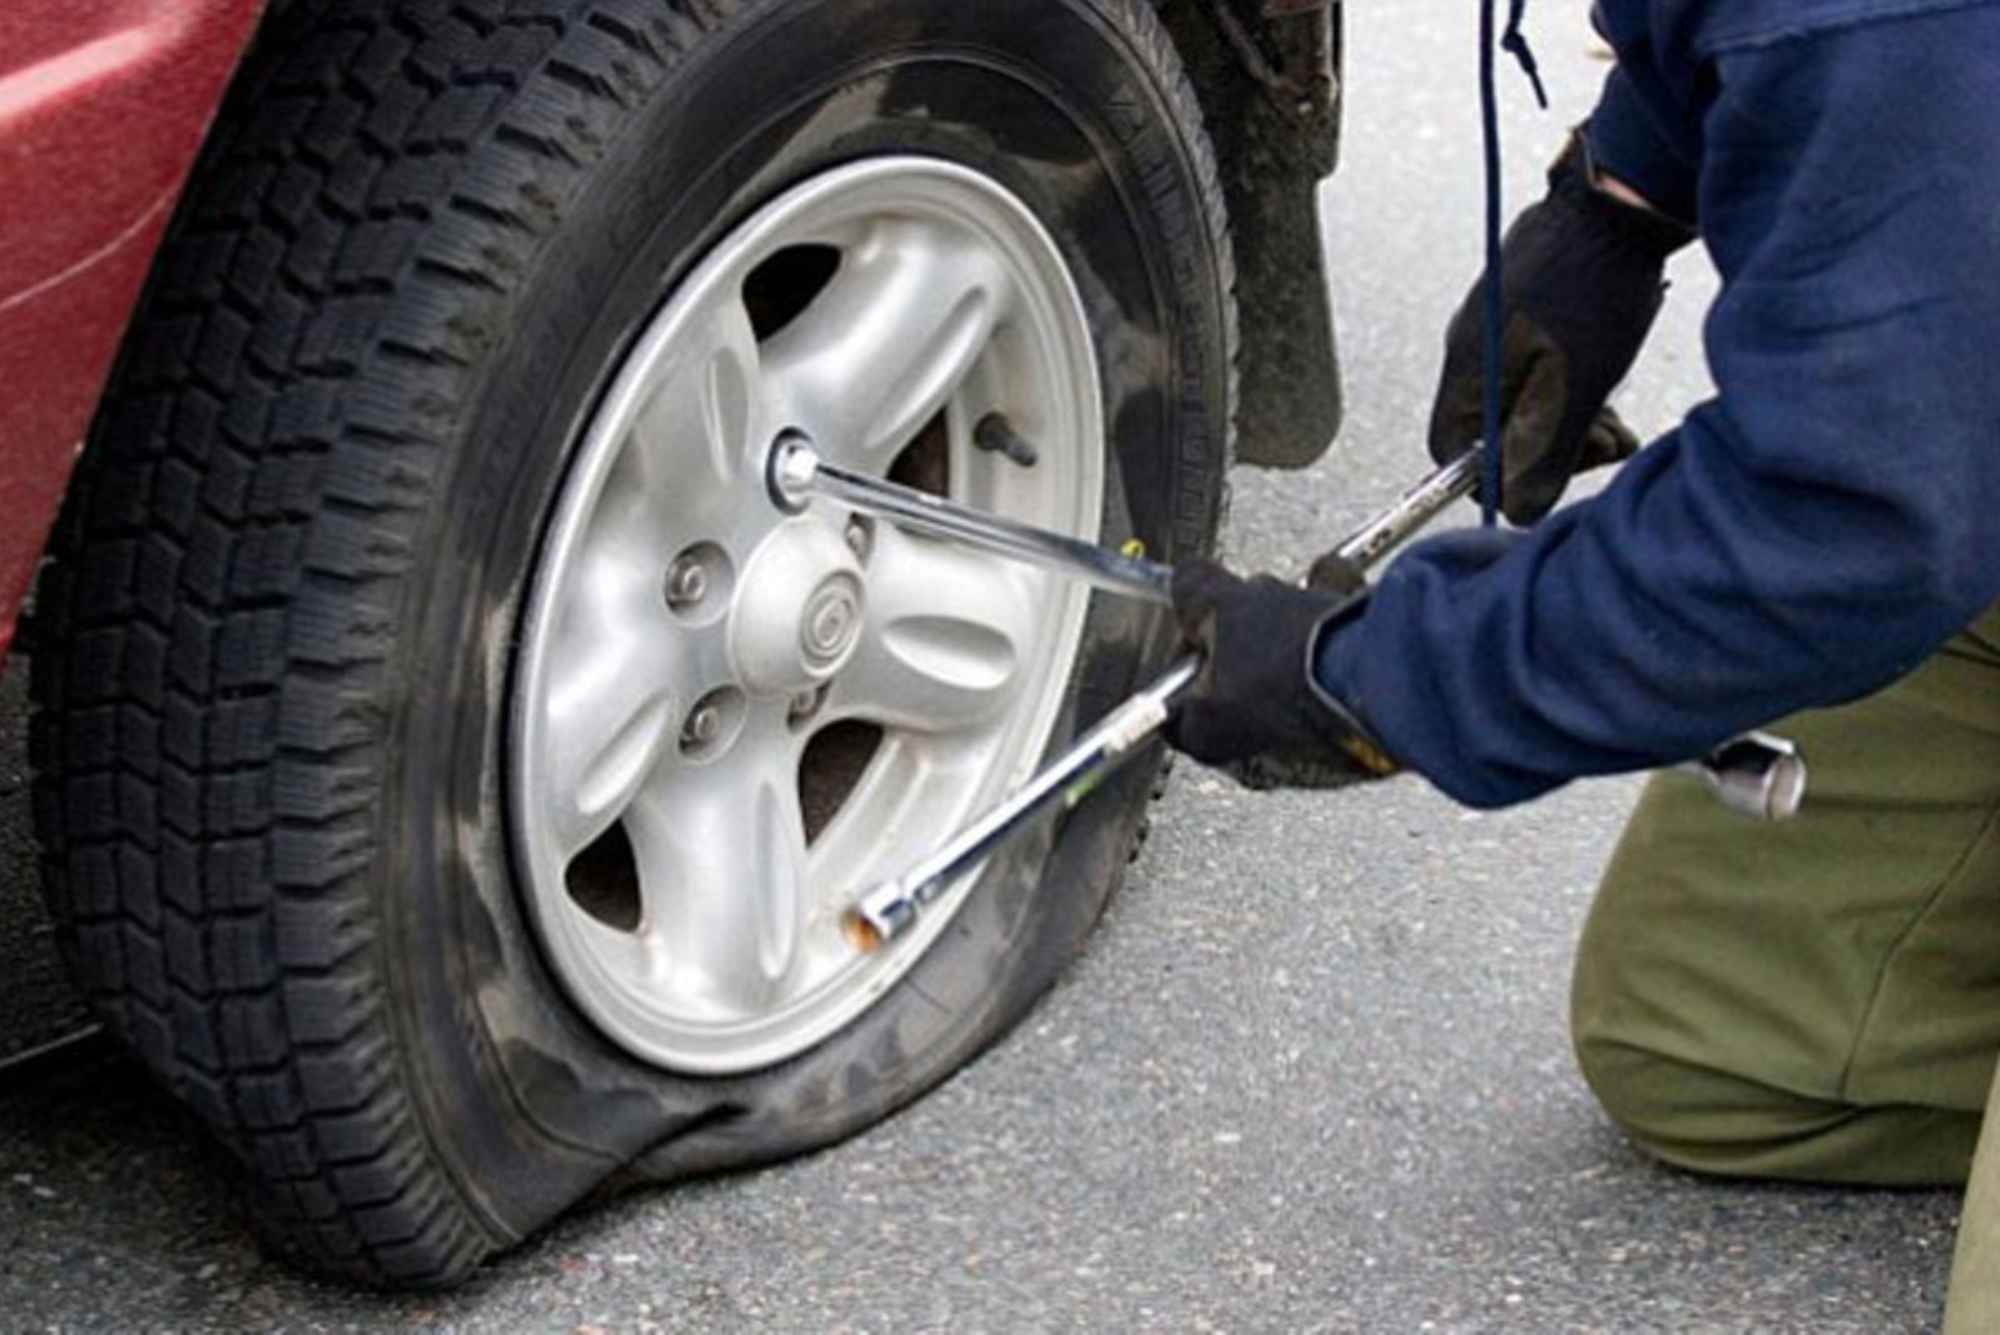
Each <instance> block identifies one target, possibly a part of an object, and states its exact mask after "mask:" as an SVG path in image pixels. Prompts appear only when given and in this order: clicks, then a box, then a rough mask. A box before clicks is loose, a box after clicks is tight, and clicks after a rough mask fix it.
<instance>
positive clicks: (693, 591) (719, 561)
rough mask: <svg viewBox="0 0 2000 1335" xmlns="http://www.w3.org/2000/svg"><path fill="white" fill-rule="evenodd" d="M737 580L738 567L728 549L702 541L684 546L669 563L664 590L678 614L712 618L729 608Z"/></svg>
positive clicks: (694, 619) (692, 618) (668, 600)
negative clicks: (733, 562) (724, 549)
mask: <svg viewBox="0 0 2000 1335" xmlns="http://www.w3.org/2000/svg"><path fill="white" fill-rule="evenodd" d="M735 582H736V576H735V567H734V566H733V564H732V563H731V562H730V560H729V555H728V553H726V552H724V551H723V550H722V548H720V547H718V546H717V545H716V544H714V543H712V542H698V543H695V544H694V545H693V546H691V547H686V548H683V549H682V550H681V551H680V553H679V554H677V555H676V556H675V557H674V559H673V560H672V561H670V562H668V563H667V573H666V576H665V578H664V580H663V581H662V586H663V587H662V592H663V593H664V594H665V596H666V600H667V608H668V610H670V611H671V612H673V613H674V615H676V616H678V617H682V618H684V619H686V620H689V621H697V622H699V621H708V620H712V619H713V618H715V617H717V616H720V615H721V614H722V612H723V611H724V610H726V608H727V607H728V603H729V594H730V592H731V590H732V589H733V588H734V587H735Z"/></svg>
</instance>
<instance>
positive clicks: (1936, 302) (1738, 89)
mask: <svg viewBox="0 0 2000 1335" xmlns="http://www.w3.org/2000/svg"><path fill="white" fill-rule="evenodd" d="M1995 50H2000V8H1995V7H1992V6H1987V7H1982V8H1976V9H1950V10H1945V11H1941V12H1933V13H1931V14H1929V15H1927V16H1924V17H1919V18H1911V19H1903V20H1898V21H1894V22H1888V23H1875V24H1869V25H1865V26H1861V27H1855V28H1848V29H1841V30H1837V31H1833V32H1830V33H1822V34H1819V35H1816V36H1811V37H1806V38H1799V39H1795V40H1787V41H1782V42H1775V43H1768V44H1763V45H1756V46H1751V47H1748V48H1746V49H1742V50H1738V51H1734V52H1730V53H1726V54H1723V55H1721V56H1719V57H1717V59H1716V61H1715V65H1714V69H1715V72H1716V75H1717V79H1718V83H1717V87H1716V89H1715V95H1714V98H1713V100H1712V101H1711V102H1709V104H1708V110H1707V112H1706V115H1705V119H1704V122H1703V129H1704V137H1705V140H1706V146H1705V151H1704V155H1703V159H1702V163H1701V169H1700V173H1699V182H1698V186H1699V200H1698V205H1699V214H1700V217H1701V220H1702V226H1703V232H1704V237H1705V240H1706V241H1707V243H1708V245H1709V248H1710V251H1711V253H1712V254H1713V256H1714V258H1715V261H1716V264H1717V267H1718V269H1719V270H1720V271H1721V273H1722V276H1723V288H1722V293H1721V296H1720V297H1719V298H1718V300H1717V302H1716V305H1715V307H1714V309H1713V310H1712V311H1711V312H1710V315H1709V319H1708V324H1707V329H1706V336H1705V337H1706V345H1707V351H1708V357H1709V362H1710V367H1711V370H1712V372H1713V374H1714V377H1715V381H1716V383H1717V385H1718V387H1719V391H1720V393H1719V396H1718V397H1717V398H1716V399H1715V400H1714V401H1712V402H1709V403H1706V404H1704V405H1702V406H1700V407H1699V408H1697V409H1696V410H1694V411H1693V412H1692V413H1691V414H1690V415H1689V416H1688V418H1687V419H1686V421H1685V422H1683V423H1682V425H1681V426H1680V427H1679V428H1678V429H1676V430H1674V431H1672V432H1669V433H1668V434H1667V435H1665V436H1664V437H1662V438H1661V439H1659V440H1657V441H1655V442H1654V443H1653V444H1652V445H1651V446H1649V447H1648V448H1647V449H1645V450H1643V451H1641V452H1640V454H1639V455H1638V456H1637V457H1636V458H1635V459H1633V460H1632V461H1631V462H1630V463H1628V464H1627V465H1626V466H1625V467H1624V469H1623V470H1622V472H1621V473H1620V475H1619V476H1618V477H1617V478H1616V479H1615V480H1614V481H1613V482H1612V484H1611V485H1610V486H1609V487H1608V488H1607V489H1606V490H1605V491H1604V492H1602V493H1601V494H1599V495H1598V496H1597V497H1595V498H1592V499H1591V500H1588V501H1585V502H1582V503H1579V504H1577V505H1574V506H1572V507H1570V508H1568V509H1567V510H1563V511H1559V512H1558V513H1557V514H1556V515H1554V516H1552V517H1551V518H1550V519H1549V520H1548V521H1546V522H1545V523H1544V524H1542V525H1541V526H1540V527H1539V528H1537V529H1535V530H1533V531H1532V532H1530V533H1528V534H1526V535H1523V536H1521V537H1520V538H1519V539H1518V540H1517V541H1515V542H1514V543H1513V544H1512V545H1511V547H1509V548H1508V549H1507V550H1506V552H1505V554H1504V555H1501V556H1500V557H1499V559H1497V560H1492V561H1490V562H1486V563H1484V564H1482V562H1483V561H1485V557H1483V556H1482V557H1480V558H1479V559H1478V560H1468V559H1467V556H1466V551H1465V542H1466V540H1465V538H1464V537H1463V536H1462V535H1450V534H1447V535H1445V536H1444V537H1442V538H1439V539H1434V540H1432V541H1430V542H1428V543H1424V544H1420V545H1418V546H1416V547H1413V548H1412V549H1411V550H1410V551H1409V552H1407V553H1406V554H1405V555H1404V556H1403V557H1402V558H1401V559H1400V560H1398V561H1397V562H1396V563H1395V564H1394V565H1393V566H1392V567H1391V568H1390V569H1389V571H1388V572H1387V573H1386V574H1385V576H1384V577H1383V579H1382V581H1381V584H1380V586H1379V588H1378V589H1377V591H1376V594H1375V596H1374V598H1373V599H1372V601H1371V604H1370V606H1369V609H1368V611H1367V613H1366V615H1365V616H1363V617H1362V618H1361V619H1360V620H1359V621H1358V622H1356V623H1355V624H1354V625H1352V626H1351V627H1349V628H1348V629H1346V630H1344V631H1342V632H1341V633H1340V634H1338V635H1336V636H1333V637H1330V639H1329V640H1328V641H1327V642H1326V643H1325V644H1324V645H1322V646H1321V652H1320V657H1319V660H1318V665H1317V666H1318V671H1319V675H1320V676H1321V678H1322V680H1323V681H1324V683H1325V684H1326V685H1327V687H1328V688H1329V689H1331V690H1333V691H1335V692H1336V693H1338V694H1340V695H1341V696H1342V697H1343V698H1345V699H1346V700H1348V701H1349V703H1350V704H1352V705H1353V706H1354V707H1355V708H1356V709H1357V711H1358V712H1359V713H1360V714H1361V716H1362V717H1363V718H1365V719H1366V720H1368V722H1369V723H1370V724H1372V725H1373V726H1374V727H1375V729H1376V730H1377V731H1378V732H1379V734H1380V736H1381V737H1382V740H1383V741H1384V742H1385V743H1386V745H1387V746H1388V748H1389V749H1390V751H1392V752H1393V753H1394V754H1396V755H1397V756H1398V757H1399V758H1401V759H1402V760H1403V761H1405V762H1406V763H1407V764H1409V765H1410V766H1411V767H1412V768H1414V769H1417V770H1419V771H1421V772H1422V773H1424V774H1426V775H1427V776H1429V777H1430V778H1431V779H1432V781H1433V782H1435V783H1436V784H1437V785H1438V786H1439V787H1440V788H1442V789H1444V790H1445V791H1446V792H1447V793H1449V794H1451V795H1452V796H1454V797H1456V798H1458V799H1460V800H1461V801H1465V802H1468V803H1472V804H1475V805H1481V806H1498V805H1504V804H1507V803H1511V802H1516V801H1520V800H1523V799H1525V798H1529V797H1532V796H1534V795H1536V794H1538V793H1541V792H1544V791H1546V790H1548V789H1550V788H1553V787H1555V786H1557V785H1558V784H1561V783H1563V782H1564V781H1566V780H1568V779H1571V778H1574V777H1577V776H1581V775H1586V774H1596V773H1608V772H1614V771H1620V770H1629V769H1637V768H1645V767H1649V766H1653V765H1656V764H1661V763H1666V762H1670V761H1676V760H1680V759H1685V758H1687V757H1689V756H1692V755H1695V754H1698V753H1700V752H1701V751H1703V750H1704V749H1706V748H1707V747H1709V746H1710V745H1712V744H1714V743H1716V742H1718V741H1720V740H1722V739H1723V738H1725V737H1727V736H1729V735H1730V734H1732V733H1734V732H1737V731H1740V730H1742V729H1744V728H1747V727H1753V726H1757V725H1759V724H1763V723H1766V722H1769V721H1771V720H1773V719H1776V718H1778V717H1780V716H1782V715H1784V714H1786V713H1789V712H1791V711H1793V710H1795V709H1798V708H1801V707H1807V706H1817V705H1826V704H1832V703H1836V702H1839V701H1843V700H1846V699H1850V698H1853V697H1856V696H1858V695H1862V694H1865V693H1868V692H1870V691H1872V690H1874V689H1876V688H1879V687H1880V686H1882V685H1885V684H1886V683H1887V682H1889V681H1890V680H1892V679H1894V678H1895V677H1897V676H1898V675H1900V674H1902V673H1903V672H1905V671H1907V670H1908V669H1910V668H1912V667H1914V666H1915V665H1916V664H1917V663H1919V662H1920V661H1922V660H1923V659H1924V658H1925V657H1926V656H1928V655H1929V654H1930V653H1931V652H1933V651H1934V650H1935V649H1936V648H1938V647H1939V646H1940V645H1941V644H1942V643H1943V641H1944V640H1946V639H1947V638H1948V637H1949V636H1950V635H1951V634H1952V633H1953V632H1954V631H1956V630H1958V629H1959V628H1961V627H1962V626H1964V625H1965V624H1967V623H1968V622H1969V621H1970V620H1971V619H1972V618H1973V617H1974V616H1975V615H1976V614H1977V613H1978V612H1979V611H1980V610H1981V609H1982V608H1983V607H1984V606H1985V605H1987V604H1988V603H1989V602H1991V601H1992V600H1993V599H1994V598H1995V596H1996V594H2000V374H1996V364H1995V357H1996V354H2000V207H1996V205H1995V203H1994V199H1995V190H1996V188H2000V118H1996V117H1995V116H1994V114H1993V108H1994V107H1996V106H2000V62H1996V61H1993V60H1991V59H1990V58H1989V57H1988V56H1987V55H1986V54H1984V53H1989V52H1992V51H1995Z"/></svg>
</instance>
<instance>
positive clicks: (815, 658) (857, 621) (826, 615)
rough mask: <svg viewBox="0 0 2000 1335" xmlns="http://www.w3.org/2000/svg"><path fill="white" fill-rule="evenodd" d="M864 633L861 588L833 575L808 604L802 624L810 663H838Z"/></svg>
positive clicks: (803, 645) (802, 641) (803, 647)
mask: <svg viewBox="0 0 2000 1335" xmlns="http://www.w3.org/2000/svg"><path fill="white" fill-rule="evenodd" d="M860 634H861V588H860V586H859V585H857V584H856V583H855V582H854V581H853V580H852V579H851V578H849V577H848V576H847V575H845V574H839V575H833V576H831V577H829V578H828V579H827V581H826V583H824V584H822V585H820V586H819V588H818V590H816V591H815V592H814V593H813V596H812V599H811V600H810V601H809V602H807V603H806V615H805V620H804V621H803V622H801V623H800V625H799V648H800V649H801V650H802V651H803V652H804V653H805V656H806V663H807V664H808V665H809V666H812V667H823V666H825V665H826V664H829V663H834V662H838V661H839V660H840V658H841V657H842V656H843V655H844V654H846V652H847V651H848V650H849V649H851V648H853V647H854V641H855V639H856V638H857V637H858V636H859V635H860Z"/></svg>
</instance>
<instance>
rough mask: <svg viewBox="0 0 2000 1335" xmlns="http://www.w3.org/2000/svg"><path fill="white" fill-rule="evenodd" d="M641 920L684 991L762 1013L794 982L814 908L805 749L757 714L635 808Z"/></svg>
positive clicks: (675, 985)
mask: <svg viewBox="0 0 2000 1335" xmlns="http://www.w3.org/2000/svg"><path fill="white" fill-rule="evenodd" d="M625 832H626V834H627V835H628V836H629V837H630V839H631V841H632V848H633V855H634V858H635V860H636V863H637V866H638V872H639V894H640V899H641V902H642V904H643V905H644V913H643V923H642V927H641V931H642V933H643V935H644V936H645V937H646V938H647V939H648V941H649V942H650V943H651V944H652V947H653V949H654V950H656V951H658V952H659V953H660V954H661V955H662V957H663V958H664V959H665V960H666V962H667V963H666V968H665V978H666V981H667V985H668V986H670V987H671V988H672V989H673V991H674V992H675V994H676V995H677V996H680V997H682V998H684V999H686V1000H688V1001H690V1002H693V1003H695V1004H702V1005H706V1006H708V1007H710V1008H712V1009H714V1010H716V1011H718V1012H720V1013H723V1014H751V1013H755V1012H757V1011H759V1010H761V1009H763V1008H766V1007H768V1006H770V1005H771V1004H772V1003H773V1002H774V1000H775V999H776V998H778V997H779V996H781V995H782V994H783V992H784V987H785V983H786V980H787V978H788V977H789V975H790V974H791V972H792V969H793V967H794V966H795V964H796V963H797V961H798V957H799V936H800V931H801V927H802V915H803V913H804V911H805V908H806V905H805V890H804V882H805V865H806V841H805V822H804V819H803V818H802V817H801V815H800V814H799V798H798V748H797V744H796V742H795V741H794V740H793V739H792V738H791V737H790V736H789V735H788V734H787V733H786V731H785V729H784V727H783V725H782V723H780V722H777V721H776V720H775V719H766V718H762V717H759V718H756V719H753V720H752V721H751V723H750V724H749V725H748V726H747V727H746V728H745V730H744V733H743V735H742V736H741V737H740V738H738V740H737V742H736V745H735V746H734V748H733V749H732V750H731V753H730V754H729V755H728V756H726V757H724V758H723V759H721V760H719V761H717V762H716V763H715V764H713V765H707V766H685V767H679V768H676V769H674V770H671V771H668V772H666V773H664V774H662V776H661V780H660V781H659V782H656V783H654V784H652V785H649V786H648V787H647V788H646V790H645V791H644V792H642V793H640V794H639V796H638V798H637V800H635V801H634V802H633V804H632V806H631V808H630V809H629V810H628V811H627V812H626V815H625Z"/></svg>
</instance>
